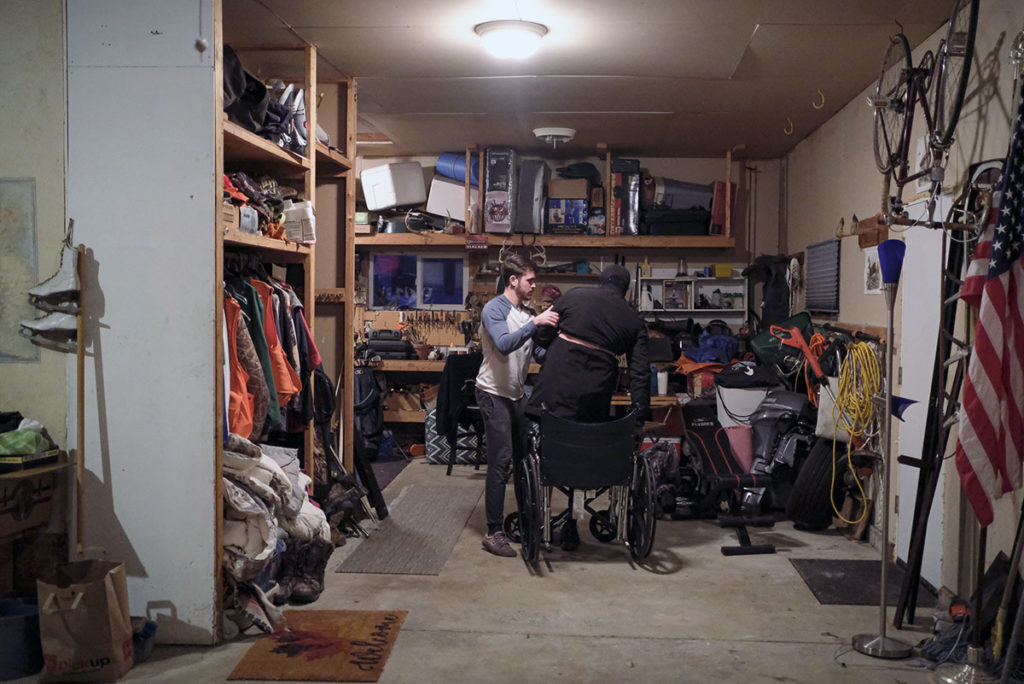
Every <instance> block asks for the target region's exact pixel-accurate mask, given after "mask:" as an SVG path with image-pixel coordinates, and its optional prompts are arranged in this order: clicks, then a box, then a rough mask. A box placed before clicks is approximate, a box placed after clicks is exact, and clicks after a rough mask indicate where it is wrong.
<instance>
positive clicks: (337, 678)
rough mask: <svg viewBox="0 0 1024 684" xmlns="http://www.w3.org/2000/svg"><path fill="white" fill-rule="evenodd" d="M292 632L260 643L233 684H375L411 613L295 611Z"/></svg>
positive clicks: (233, 675) (290, 615)
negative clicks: (244, 683) (250, 683)
mask: <svg viewBox="0 0 1024 684" xmlns="http://www.w3.org/2000/svg"><path fill="white" fill-rule="evenodd" d="M284 615H285V618H286V619H287V620H288V627H287V629H286V630H284V631H281V632H277V633H276V634H267V635H265V636H262V637H260V638H259V639H257V640H256V642H255V643H254V644H253V645H252V647H251V648H250V649H249V651H248V652H247V653H246V654H245V657H244V658H242V660H241V662H239V663H238V665H237V666H235V669H234V671H233V672H232V673H231V676H230V677H228V679H252V680H299V681H319V682H375V681H377V680H378V679H380V674H381V671H383V669H384V663H385V662H387V659H388V655H390V653H391V647H392V646H393V645H394V643H395V638H396V637H397V636H398V630H399V629H400V628H401V627H402V622H403V621H404V620H405V616H406V615H408V611H405V610H289V611H286V612H285V614H284Z"/></svg>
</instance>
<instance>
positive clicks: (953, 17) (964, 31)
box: [934, 0, 978, 145]
mask: <svg viewBox="0 0 1024 684" xmlns="http://www.w3.org/2000/svg"><path fill="white" fill-rule="evenodd" d="M977 30H978V0H954V2H953V12H952V13H951V14H950V17H949V31H948V32H947V34H946V40H945V42H944V43H943V44H942V48H941V50H940V52H939V55H938V60H937V63H936V67H937V68H938V76H937V77H936V79H935V108H934V114H935V121H934V125H935V133H936V135H937V136H938V142H939V144H940V145H949V144H950V143H951V142H952V141H953V133H954V131H956V124H957V122H958V121H959V120H960V108H961V107H963V104H964V96H965V94H966V93H967V81H968V80H970V76H971V61H972V60H973V59H974V36H975V33H977Z"/></svg>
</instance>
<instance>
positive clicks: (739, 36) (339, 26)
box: [224, 0, 952, 159]
mask: <svg viewBox="0 0 1024 684" xmlns="http://www.w3.org/2000/svg"><path fill="white" fill-rule="evenodd" d="M951 5H952V3H951V2H950V0H632V1H631V2H627V1H624V0H557V2H556V0H546V1H545V0H508V1H505V2H502V1H499V0H405V1H403V0H224V38H225V42H227V43H228V44H231V45H238V46H243V45H248V46H252V45H281V44H302V43H303V42H309V43H313V44H315V45H316V46H317V48H318V51H319V54H320V56H321V61H320V64H319V66H318V72H319V76H320V78H321V79H332V78H335V79H336V78H338V77H339V76H343V75H347V76H355V77H356V78H357V83H358V92H359V106H358V109H359V132H360V133H366V132H379V133H384V134H386V135H387V136H388V137H389V138H390V139H391V140H392V141H393V143H394V144H393V145H383V146H373V147H370V146H362V145H361V146H360V148H359V154H360V155H364V156H381V155H383V156H400V155H432V154H437V153H439V152H443V151H446V150H460V149H463V148H464V147H466V146H467V145H496V144H501V145H510V146H513V147H515V148H517V149H518V150H519V151H520V152H523V153H527V154H531V153H532V154H546V155H547V156H551V152H552V150H551V148H550V146H547V145H545V144H544V143H542V142H540V141H538V140H537V139H536V138H534V136H533V133H532V130H533V129H534V128H536V127H539V126H566V127H570V128H575V129H577V131H578V132H577V135H576V139H575V140H574V141H573V142H572V143H571V144H569V145H567V146H559V151H558V152H559V154H564V155H566V156H573V155H576V156H579V155H587V154H591V153H593V152H594V150H595V149H596V148H597V145H598V144H599V143H605V144H607V145H609V146H610V148H611V149H612V150H613V151H614V152H615V153H616V154H617V155H624V156H644V157H712V156H713V157H718V156H722V155H724V154H725V151H726V150H728V149H730V148H732V147H734V146H737V145H744V146H745V148H744V149H743V151H742V152H741V153H740V154H741V156H745V157H747V158H761V159H764V158H775V157H779V156H781V155H783V154H784V153H786V152H787V151H788V150H789V149H791V148H792V147H793V146H794V145H796V143H798V142H799V141H800V140H802V139H803V138H805V137H806V136H807V135H808V134H809V133H811V132H812V131H813V130H814V129H816V128H817V127H818V126H820V125H822V124H823V123H824V122H825V121H827V120H828V119H829V118H830V117H831V116H832V115H833V114H835V112H836V111H838V110H839V109H840V108H841V107H843V106H844V105H845V104H847V103H848V102H849V101H850V100H851V99H852V98H853V97H855V96H856V95H857V94H858V93H860V92H861V91H862V90H863V89H864V88H865V87H866V86H868V85H869V84H871V83H873V82H874V81H875V79H876V78H877V73H878V69H879V66H880V64H881V61H882V54H883V52H884V50H885V47H886V44H887V41H888V36H889V35H890V34H891V33H894V32H895V31H896V24H895V21H899V22H900V23H901V24H902V26H903V30H904V33H906V35H907V37H908V38H909V39H910V44H911V47H913V46H915V45H917V44H918V43H920V42H921V41H922V40H924V39H925V38H927V37H928V36H929V35H931V34H932V33H933V32H934V31H935V30H936V29H938V28H939V27H940V26H941V25H942V24H943V23H945V21H946V19H947V18H948V13H949V10H950V8H951ZM509 18H513V19H514V18H522V19H526V20H529V21H536V22H539V23H542V24H545V25H546V26H547V27H548V29H549V33H548V35H547V36H545V37H544V39H543V41H542V42H541V47H540V50H539V51H538V52H537V54H535V55H534V56H533V57H532V58H530V59H529V60H526V61H523V62H501V61H498V60H495V59H493V58H491V57H490V56H489V55H487V54H486V53H485V52H484V51H483V49H482V47H481V46H480V45H479V41H478V39H477V37H476V35H475V34H474V33H473V26H475V25H476V24H478V23H481V22H483V21H489V20H492V19H509ZM240 54H241V57H242V62H243V64H244V65H245V66H246V67H247V68H248V69H249V70H250V71H253V72H254V73H257V74H268V75H281V74H287V73H292V74H294V76H293V78H295V79H299V78H300V76H301V70H300V69H299V68H298V65H297V64H296V63H295V62H292V63H291V64H289V63H288V62H287V59H288V57H286V55H288V53H282V52H277V53H257V52H249V51H245V52H244V53H240ZM275 60H276V61H275ZM282 60H283V61H282ZM819 91H820V93H819ZM822 98H823V100H824V106H823V107H821V108H815V107H814V106H813V105H814V104H820V103H821V102H822ZM789 122H792V131H793V133H792V134H791V135H787V134H786V132H785V131H786V129H787V128H789ZM865 144H870V141H867V140H866V141H865Z"/></svg>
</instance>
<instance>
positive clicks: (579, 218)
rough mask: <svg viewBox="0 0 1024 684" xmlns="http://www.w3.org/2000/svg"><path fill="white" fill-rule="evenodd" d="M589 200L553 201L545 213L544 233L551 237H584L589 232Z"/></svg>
mask: <svg viewBox="0 0 1024 684" xmlns="http://www.w3.org/2000/svg"><path fill="white" fill-rule="evenodd" d="M587 209H588V207H587V200H585V199H551V198H549V199H548V201H547V206H546V209H545V211H544V232H545V233H548V234H550V235H583V234H585V233H586V232H587V219H588V211H587Z"/></svg>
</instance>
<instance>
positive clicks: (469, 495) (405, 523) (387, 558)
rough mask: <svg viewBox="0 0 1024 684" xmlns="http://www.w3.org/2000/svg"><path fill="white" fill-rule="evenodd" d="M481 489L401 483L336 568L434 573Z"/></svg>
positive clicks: (443, 561)
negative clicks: (375, 525)
mask: <svg viewBox="0 0 1024 684" xmlns="http://www.w3.org/2000/svg"><path fill="white" fill-rule="evenodd" d="M482 493H483V482H479V483H478V484H476V485H474V486H466V485H461V486H458V487H436V486H435V487H431V486H425V485H409V486H407V487H404V488H403V489H402V491H401V492H400V493H399V495H398V497H397V498H396V499H395V500H394V501H393V502H392V503H391V505H390V506H389V508H390V510H391V514H390V515H389V516H388V517H387V519H385V520H384V521H382V522H381V524H380V530H378V531H377V532H376V533H375V534H373V535H371V536H370V537H367V538H366V539H363V540H362V541H361V542H359V546H357V547H356V548H355V549H353V551H352V553H351V555H350V556H348V558H346V559H345V560H343V561H342V562H341V565H340V566H339V567H338V570H337V572H358V573H381V574H390V575H437V574H439V573H440V572H441V568H443V567H444V564H445V562H446V561H447V560H448V555H449V554H450V553H451V552H452V548H454V547H455V542H456V541H457V540H458V538H459V535H460V534H461V533H462V529H463V528H464V527H465V526H466V521H467V520H468V519H469V516H470V514H471V513H472V512H473V509H474V508H475V507H476V504H477V501H479V500H480V495H481V494H482Z"/></svg>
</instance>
